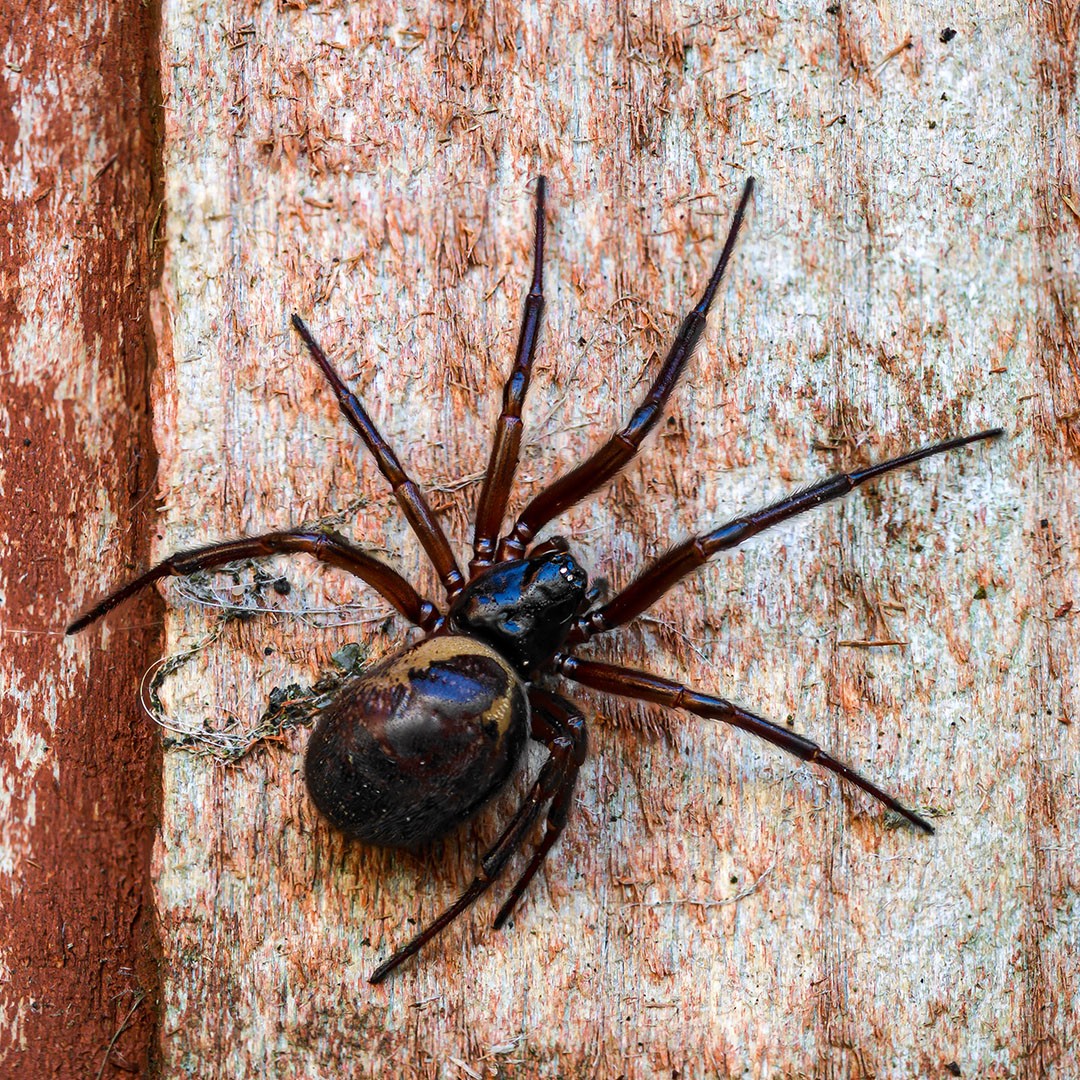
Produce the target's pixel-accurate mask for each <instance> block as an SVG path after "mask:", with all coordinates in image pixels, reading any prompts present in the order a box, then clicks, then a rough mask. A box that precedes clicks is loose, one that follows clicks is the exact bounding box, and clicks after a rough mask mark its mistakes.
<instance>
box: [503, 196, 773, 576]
mask: <svg viewBox="0 0 1080 1080" xmlns="http://www.w3.org/2000/svg"><path fill="white" fill-rule="evenodd" d="M753 191H754V181H753V179H752V178H750V179H748V180H747V181H746V185H745V186H744V187H743V192H742V197H741V198H740V199H739V205H738V207H737V208H736V210H735V216H734V218H733V219H732V222H731V228H730V230H729V231H728V236H727V240H726V241H725V242H724V249H723V251H722V252H721V253H720V258H719V259H718V260H717V263H716V267H715V268H714V269H713V272H712V276H711V277H710V278H709V284H708V285H707V286H706V287H705V293H704V295H703V296H702V297H701V300H700V301H699V302H698V304H697V306H696V307H694V308H693V310H692V311H691V312H690V314H689V315H687V316H686V318H685V319H684V320H683V324H682V326H681V327H679V332H678V334H677V335H676V336H675V342H674V344H673V345H672V346H671V350H670V351H669V352H668V355H667V359H666V360H665V361H664V366H663V367H662V368H661V369H660V374H659V375H658V376H657V377H656V381H655V382H654V383H653V384H652V387H651V388H650V389H649V392H648V394H647V395H646V397H645V400H644V401H643V402H642V403H641V405H640V406H639V407H638V409H637V411H636V412H635V413H634V415H633V416H632V417H631V418H630V422H629V423H628V424H627V425H626V427H625V428H623V429H622V431H619V432H617V433H616V434H615V435H613V436H612V437H611V438H610V439H609V440H608V441H607V442H606V443H605V444H604V445H603V446H602V447H601V448H600V449H599V450H598V451H597V452H596V453H595V454H593V455H592V457H590V458H588V459H587V460H585V461H584V462H582V463H581V464H580V465H578V466H577V467H576V468H574V469H571V471H570V472H568V473H565V474H564V475H563V476H560V477H559V479H557V480H556V481H555V482H554V483H552V484H550V485H549V486H548V487H546V488H545V489H544V490H543V491H541V492H540V493H539V494H538V495H536V496H535V497H534V498H533V499H532V501H531V502H530V503H529V504H528V505H527V506H526V507H525V509H524V510H523V511H522V512H521V516H520V517H519V518H518V519H517V522H516V523H515V525H514V527H513V529H512V530H511V532H510V533H509V535H507V536H506V537H504V539H503V541H502V544H501V545H500V552H499V554H500V557H501V558H503V559H518V558H521V556H522V555H523V554H524V552H525V549H526V547H528V545H529V542H530V541H531V540H532V538H533V537H534V536H536V534H537V533H538V532H539V531H540V529H542V528H543V527H544V526H545V525H546V524H547V523H548V522H549V521H550V520H551V519H552V518H554V517H555V516H556V515H558V514H561V513H562V512H563V511H564V510H566V509H568V508H569V507H571V506H573V505H574V504H575V503H577V502H580V501H581V500H582V499H584V498H585V496H586V495H588V494H590V493H591V492H593V491H595V490H596V489H597V488H598V487H600V485H601V484H604V483H606V482H607V481H608V480H610V479H611V478H612V477H613V476H614V475H615V474H616V473H617V472H618V471H619V470H620V469H622V468H623V467H624V466H625V465H626V464H627V463H628V462H629V461H630V460H631V459H632V458H633V457H634V456H635V455H636V454H637V452H638V449H639V448H640V446H641V444H642V442H643V441H644V439H645V436H646V435H648V433H649V432H650V431H651V430H652V429H653V427H654V426H655V425H656V422H657V421H658V420H659V419H660V416H661V414H662V413H663V411H664V406H665V405H666V404H667V400H668V398H669V397H671V394H672V391H673V390H674V389H675V387H676V385H677V384H678V381H679V376H680V375H681V374H682V370H683V368H684V367H685V366H686V362H687V360H689V359H690V356H691V355H692V354H693V351H694V347H695V346H696V345H697V343H698V339H699V338H700V337H701V335H702V332H703V331H704V329H705V320H706V316H707V315H708V313H709V308H710V307H711V305H712V302H713V297H714V296H715V295H716V291H717V289H718V288H719V286H720V280H721V278H723V276H724V271H725V270H726V269H727V264H728V260H729V259H730V258H731V252H732V250H733V249H734V247H735V240H736V238H737V237H738V234H739V227H740V225H742V220H743V216H744V215H745V213H746V207H747V205H748V204H749V202H750V197H751V195H752V194H753Z"/></svg>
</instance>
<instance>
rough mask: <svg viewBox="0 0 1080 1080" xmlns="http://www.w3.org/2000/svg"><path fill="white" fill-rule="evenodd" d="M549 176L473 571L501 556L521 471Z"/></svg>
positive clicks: (540, 185)
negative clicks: (497, 549)
mask: <svg viewBox="0 0 1080 1080" xmlns="http://www.w3.org/2000/svg"><path fill="white" fill-rule="evenodd" d="M545 188H546V181H545V179H544V177H542V176H541V177H540V179H539V180H538V181H537V184H536V242H535V245H534V247H533V279H532V288H530V289H529V294H528V296H526V298H525V316H524V320H523V322H522V324H521V335H520V337H519V338H518V346H517V354H516V356H515V357H514V366H513V368H511V370H510V377H509V378H508V379H507V380H506V386H505V387H503V407H502V414H501V415H500V416H499V423H498V427H496V429H495V441H494V444H493V445H492V447H491V458H490V459H489V461H488V467H487V472H486V473H485V474H484V486H483V488H482V489H481V491H480V501H479V502H478V503H477V507H476V531H475V533H474V535H473V558H472V561H471V562H470V563H469V573H470V575H471V576H472V577H476V575H477V574H478V573H479V572H480V571H481V570H483V569H484V568H485V567H487V566H490V565H491V564H492V563H493V562H494V561H495V545H496V542H497V541H498V538H499V529H500V528H502V522H503V515H504V514H505V513H506V500H507V499H508V498H509V496H510V486H511V484H512V483H513V482H514V473H515V472H516V471H517V463H518V453H519V451H520V449H521V430H522V425H521V407H522V405H523V404H524V402H525V395H526V393H527V392H528V389H529V378H530V376H531V375H532V365H533V357H534V356H535V355H536V343H537V341H538V339H539V337H540V315H541V312H543V310H544V192H545Z"/></svg>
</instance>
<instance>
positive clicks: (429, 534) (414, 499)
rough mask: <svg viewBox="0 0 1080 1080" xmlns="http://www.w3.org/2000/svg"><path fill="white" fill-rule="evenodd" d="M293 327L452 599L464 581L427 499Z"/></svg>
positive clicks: (300, 323)
mask: <svg viewBox="0 0 1080 1080" xmlns="http://www.w3.org/2000/svg"><path fill="white" fill-rule="evenodd" d="M292 324H293V326H294V327H296V330H297V332H298V333H299V334H300V337H301V338H303V340H304V344H305V345H306V346H307V348H308V352H310V353H311V355H312V357H313V358H314V360H315V362H316V363H317V364H318V365H319V367H320V368H322V372H323V374H324V375H325V376H326V379H327V381H328V382H329V383H330V386H331V387H332V388H333V391H334V393H335V394H336V395H337V399H338V405H339V406H340V408H341V411H342V413H343V414H344V416H345V419H346V420H348V422H349V423H350V424H351V425H352V427H353V430H355V431H356V432H357V434H358V435H359V436H360V438H361V439H363V440H364V444H365V445H366V446H367V448H368V449H369V450H370V451H371V453H372V454H373V455H374V457H375V461H376V462H377V463H378V466H379V472H381V473H382V474H383V476H385V477H386V479H387V481H388V482H389V484H390V486H391V487H392V488H393V491H394V498H396V499H397V501H398V505H399V506H400V507H401V509H402V512H403V513H404V514H405V518H406V520H407V521H408V522H409V525H410V527H411V528H412V531H413V533H415V535H416V538H417V539H418V540H419V541H420V543H421V545H422V546H423V548H424V550H425V551H426V552H427V555H428V558H429V559H430V560H431V563H432V565H433V566H434V567H435V572H436V573H437V574H438V575H439V579H440V580H441V581H442V583H443V586H444V587H445V589H446V594H447V596H448V597H449V598H450V599H451V600H452V599H453V598H454V597H455V596H457V594H458V593H459V592H461V590H462V589H463V588H464V587H465V579H464V577H462V574H461V571H460V570H459V569H458V565H457V560H456V559H455V558H454V553H453V551H451V549H450V544H449V542H448V541H447V539H446V534H445V533H444V532H443V531H442V526H441V525H440V524H439V523H438V521H437V520H436V519H435V515H434V514H433V513H432V512H431V507H430V506H428V504H427V500H426V499H425V498H424V496H423V494H422V493H421V491H420V488H419V487H418V486H417V484H416V481H415V480H412V479H411V478H410V477H409V476H408V474H407V473H406V472H405V470H404V469H403V468H402V467H401V462H400V461H398V458H397V455H396V454H395V453H394V451H393V450H392V449H391V448H390V444H389V443H388V442H387V441H386V440H385V439H384V438H383V437H382V435H381V434H380V433H379V429H378V428H377V427H375V425H374V424H373V423H372V421H371V417H370V416H368V414H367V410H366V409H365V408H364V406H363V405H361V404H360V399H359V398H357V396H356V395H355V394H353V393H352V392H351V391H350V390H349V388H348V387H347V386H346V385H345V383H344V381H343V380H342V378H341V376H340V375H339V374H338V373H337V371H335V370H334V368H333V366H332V365H331V363H330V361H329V360H327V358H326V353H324V352H323V351H322V349H321V348H320V347H319V344H318V342H316V340H315V339H314V338H313V337H312V336H311V331H310V330H308V328H307V326H306V325H305V323H304V320H303V319H301V318H300V316H299V315H295V314H294V315H293V317H292Z"/></svg>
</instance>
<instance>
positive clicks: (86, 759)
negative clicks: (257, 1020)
mask: <svg viewBox="0 0 1080 1080" xmlns="http://www.w3.org/2000/svg"><path fill="white" fill-rule="evenodd" d="M0 27H2V31H0V36H2V38H3V42H4V46H3V48H4V54H3V64H2V65H0V926H2V927H3V930H2V931H0V1076H4V1077H35V1078H36V1077H45V1076H56V1077H69V1076H79V1077H94V1076H98V1077H116V1076H130V1075H132V1073H133V1072H142V1073H145V1072H146V1070H147V1069H149V1068H150V1064H151V1062H152V1060H153V1057H154V1046H155V1045H156V1040H157V1015H156V1014H157V989H156V988H157V963H156V961H157V955H158V950H157V948H156V931H155V923H154V912H153V899H152V895H151V890H150V882H149V863H150V856H151V852H152V846H153V838H154V831H155V825H156V809H157V804H158V802H159V793H160V749H159V740H158V738H157V735H156V732H155V731H154V729H153V726H152V725H148V723H147V720H146V716H145V714H144V713H143V711H142V710H141V709H140V708H139V705H138V701H137V699H136V697H135V695H134V694H133V692H132V690H133V684H134V683H135V682H136V681H137V679H138V676H139V673H141V672H142V671H143V670H144V669H145V668H146V666H147V665H148V664H149V663H150V662H151V661H152V660H153V658H154V657H155V656H156V655H158V654H159V652H160V650H161V648H162V644H163V642H162V637H161V634H160V607H161V605H160V600H159V599H158V598H157V597H155V596H152V595H147V596H144V597H142V598H141V599H140V600H139V601H138V602H137V603H134V604H132V605H131V606H130V607H128V608H126V609H125V610H124V612H123V614H122V615H120V616H119V617H118V618H116V619H115V620H112V621H111V622H110V624H109V626H108V627H107V628H106V629H105V630H104V631H101V632H98V633H97V634H96V635H95V636H94V638H93V639H90V638H86V639H84V640H82V641H73V640H71V639H67V638H65V637H64V633H63V630H64V627H65V625H66V624H67V622H68V621H69V620H70V619H71V618H72V616H73V615H74V613H75V609H76V607H77V605H79V604H81V603H83V602H84V600H85V599H86V598H87V595H88V594H90V593H93V592H96V591H98V590H100V589H102V588H104V587H105V586H106V585H107V584H109V583H111V582H113V581H115V580H116V579H117V577H119V576H120V575H123V574H127V573H130V571H131V567H132V566H135V565H139V564H142V563H145V561H146V560H147V559H148V557H149V547H150V544H149V535H148V533H149V528H148V523H147V511H148V510H150V509H151V507H152V497H153V490H154V466H155V461H154V457H153V435H152V432H151V430H150V402H149V385H148V381H149V379H148V377H149V371H150V367H151V364H152V360H153V352H154V349H153V339H152V336H151V334H150V332H149V320H148V317H147V316H148V310H149V294H150V289H151V286H152V284H153V281H154V277H155V272H156V265H157V262H156V260H155V257H154V254H155V252H154V245H153V235H154V223H155V216H156V211H157V209H158V207H159V206H160V202H161V198H160V192H159V191H157V190H156V186H155V185H156V180H157V177H158V172H157V164H158V162H157V157H156V153H155V147H156V145H157V140H156V135H155V122H156V120H157V119H158V118H159V117H160V104H161V99H160V90H159V88H158V82H157V74H156V73H157V59H158V34H157V31H158V27H157V25H156V23H155V19H154V12H153V11H152V10H150V9H148V8H146V7H143V6H141V5H139V4H124V3H113V2H110V0H105V2H103V3H99V4H92V5H85V4H81V3H75V2H67V0H58V2H53V3H48V4H45V3H37V2H33V0H31V2H30V3H25V4H22V3H20V4H12V5H5V8H4V11H3V15H2V17H0Z"/></svg>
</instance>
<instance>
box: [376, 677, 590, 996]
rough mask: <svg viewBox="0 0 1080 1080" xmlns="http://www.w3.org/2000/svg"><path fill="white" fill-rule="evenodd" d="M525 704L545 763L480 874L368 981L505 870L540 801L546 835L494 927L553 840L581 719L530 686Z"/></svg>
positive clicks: (579, 742) (561, 819)
mask: <svg viewBox="0 0 1080 1080" xmlns="http://www.w3.org/2000/svg"><path fill="white" fill-rule="evenodd" d="M529 702H530V705H531V706H532V737H533V738H534V739H536V740H538V741H539V742H542V743H544V744H545V745H546V746H547V748H548V750H549V751H550V757H548V759H547V761H545V762H544V767H543V768H542V769H541V770H540V775H539V776H538V777H537V778H536V782H535V783H534V784H533V786H532V789H531V790H530V792H529V795H528V798H526V800H525V801H524V802H523V803H522V804H521V806H520V808H519V809H518V812H517V813H516V814H515V815H514V816H513V817H512V818H511V819H510V822H509V824H508V825H507V826H506V828H505V829H503V831H502V834H501V835H500V836H499V838H498V840H496V841H495V843H494V844H493V845H492V846H491V848H490V849H489V850H488V852H487V854H485V855H484V857H483V859H481V860H480V873H479V874H477V875H476V878H475V879H474V880H473V883H472V884H471V885H470V886H469V887H468V888H467V889H466V890H465V891H464V892H463V893H462V894H461V896H460V897H458V899H457V900H456V901H455V902H454V903H453V904H451V905H450V906H449V907H448V908H447V909H446V910H445V911H444V912H443V913H442V914H441V915H440V916H439V917H438V918H437V919H436V920H435V921H434V922H433V923H431V925H430V926H427V927H425V928H424V929H423V930H422V931H421V932H420V933H419V934H417V935H416V937H414V938H413V939H412V941H410V942H409V943H408V944H407V945H405V946H403V947H402V948H400V949H398V951H397V952H396V953H394V955H393V956H391V957H390V959H389V960H387V961H386V962H385V963H383V964H380V965H379V966H378V967H377V968H376V969H375V970H374V971H373V972H372V973H371V976H370V977H369V979H368V982H371V983H380V982H382V981H383V979H385V978H386V976H387V975H389V974H390V972H392V971H393V970H394V969H395V968H396V967H398V966H399V965H401V964H403V963H404V962H405V961H406V960H408V959H409V958H410V957H411V956H415V955H416V954H417V953H418V952H419V951H420V950H421V949H422V948H423V947H424V946H425V945H426V944H427V943H428V942H429V941H431V939H432V938H434V937H436V936H437V935H438V934H439V933H441V932H442V931H443V930H445V929H446V927H448V926H449V925H450V924H451V923H452V922H453V921H454V920H455V919H456V918H457V917H458V916H459V915H460V914H461V913H462V912H463V911H465V910H466V909H467V908H469V907H471V906H472V905H473V904H474V903H475V902H476V901H477V900H478V899H479V898H480V897H481V896H483V894H484V893H485V892H487V890H488V889H489V888H491V886H492V885H493V884H494V882H495V879H496V878H497V877H498V876H499V875H500V874H501V873H502V872H503V870H504V869H505V868H506V864H507V863H508V862H509V861H510V857H511V856H512V855H513V854H514V852H515V851H517V849H518V848H519V847H520V846H521V844H522V842H523V841H524V840H525V837H526V836H528V834H529V830H530V829H531V828H532V827H533V825H534V824H535V822H536V819H537V818H538V817H539V816H540V812H541V811H542V810H543V808H544V804H545V803H546V802H548V801H549V800H551V811H550V813H549V817H548V830H547V833H546V835H545V836H544V839H543V840H542V841H541V844H540V848H539V849H538V850H537V853H536V855H534V856H533V859H532V861H531V862H530V863H529V865H528V867H527V868H526V870H525V873H524V874H523V875H522V876H521V878H520V879H519V880H518V881H517V883H516V884H515V885H514V887H513V889H512V890H511V894H510V899H509V900H507V902H506V903H505V904H504V905H503V907H502V909H501V910H500V911H499V915H498V917H497V919H496V921H495V925H496V926H501V925H502V924H503V922H504V921H505V920H506V918H507V917H508V916H509V914H510V912H511V910H512V909H513V906H514V904H515V903H516V902H517V899H518V897H519V896H520V895H521V892H522V890H523V889H524V888H525V886H526V885H527V884H528V882H529V880H530V879H531V878H532V876H533V874H535V873H536V870H537V867H539V865H540V862H541V861H542V859H543V857H544V855H546V854H547V852H548V849H549V848H550V847H551V845H552V844H554V843H555V840H556V839H557V838H558V835H559V832H561V831H562V826H563V824H564V823H565V821H566V815H567V812H568V811H569V802H570V794H571V792H572V791H573V787H574V781H575V780H576V779H577V774H578V768H579V767H580V765H581V762H582V761H583V760H584V758H585V748H586V739H585V722H584V720H583V718H582V717H581V715H580V714H579V713H578V712H577V711H576V710H575V709H574V708H573V706H571V705H570V704H569V703H568V702H564V701H563V700H562V699H561V698H557V697H555V696H554V695H553V694H548V693H545V692H544V691H542V690H540V689H539V688H538V687H532V688H531V689H530V690H529ZM553 817H554V818H555V819H556V823H555V825H554V826H553V825H552V818H553Z"/></svg>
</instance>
